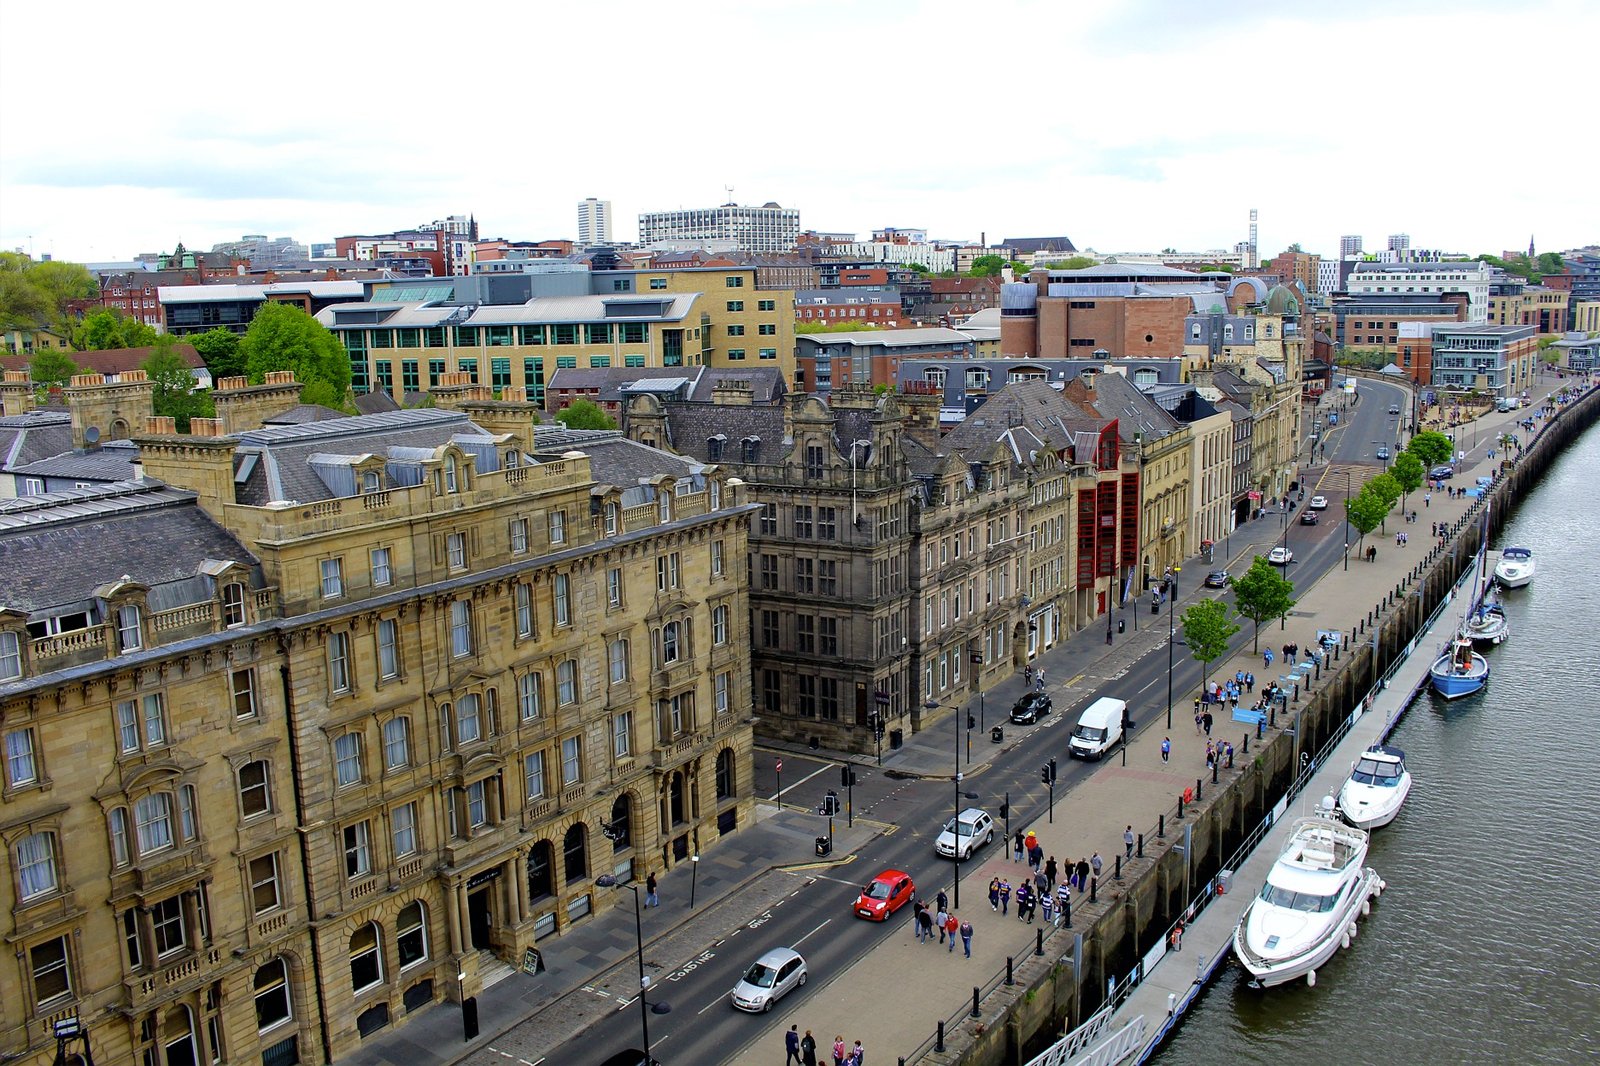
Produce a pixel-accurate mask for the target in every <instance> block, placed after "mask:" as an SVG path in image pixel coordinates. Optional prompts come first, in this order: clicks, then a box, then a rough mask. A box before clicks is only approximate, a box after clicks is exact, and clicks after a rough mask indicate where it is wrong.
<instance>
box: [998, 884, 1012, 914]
mask: <svg viewBox="0 0 1600 1066" xmlns="http://www.w3.org/2000/svg"><path fill="white" fill-rule="evenodd" d="M1010 905H1011V882H1010V881H1007V880H1006V879H1005V878H1001V879H1000V917H1002V918H1004V917H1005V916H1006V908H1007V907H1009V906H1010Z"/></svg>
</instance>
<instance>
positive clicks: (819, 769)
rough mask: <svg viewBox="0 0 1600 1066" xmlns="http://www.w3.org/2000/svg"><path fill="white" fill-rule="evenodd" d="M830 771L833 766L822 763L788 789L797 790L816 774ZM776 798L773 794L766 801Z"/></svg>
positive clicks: (775, 794)
mask: <svg viewBox="0 0 1600 1066" xmlns="http://www.w3.org/2000/svg"><path fill="white" fill-rule="evenodd" d="M831 769H833V764H832V763H824V764H823V765H822V766H819V767H817V769H816V770H814V771H813V772H811V773H809V774H807V775H806V776H804V777H802V778H801V779H800V780H798V781H796V782H795V783H794V784H792V785H790V786H789V787H790V788H799V787H800V786H801V785H803V784H805V783H806V782H807V781H810V780H811V779H812V778H813V777H816V776H817V774H825V773H827V772H828V771H829V770H831ZM777 798H778V794H777V793H776V792H774V793H773V794H772V795H770V796H768V797H767V799H769V800H776V799H777Z"/></svg>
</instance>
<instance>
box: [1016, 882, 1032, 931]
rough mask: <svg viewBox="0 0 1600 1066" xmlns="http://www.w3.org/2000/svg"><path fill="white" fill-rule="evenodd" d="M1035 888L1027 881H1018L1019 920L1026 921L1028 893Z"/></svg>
mask: <svg viewBox="0 0 1600 1066" xmlns="http://www.w3.org/2000/svg"><path fill="white" fill-rule="evenodd" d="M1032 891H1033V890H1032V889H1031V888H1029V887H1028V882H1027V881H1018V882H1017V921H1019V922H1021V921H1025V920H1026V919H1027V917H1028V893H1029V892H1032Z"/></svg>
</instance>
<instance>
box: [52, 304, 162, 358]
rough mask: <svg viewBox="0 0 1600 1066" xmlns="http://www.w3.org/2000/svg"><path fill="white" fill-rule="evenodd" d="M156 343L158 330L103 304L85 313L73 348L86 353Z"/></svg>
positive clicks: (76, 330) (76, 333)
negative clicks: (95, 309) (98, 308)
mask: <svg viewBox="0 0 1600 1066" xmlns="http://www.w3.org/2000/svg"><path fill="white" fill-rule="evenodd" d="M155 342H156V331H155V330H154V329H152V328H151V327H150V326H147V325H145V324H144V323H143V322H140V321H139V320H138V319H136V318H130V317H129V316H127V315H125V314H123V313H122V312H121V311H119V310H117V309H116V308H114V307H102V308H101V309H100V310H98V311H94V312H92V313H90V314H88V315H85V316H84V319H83V321H82V322H80V323H79V324H78V327H77V329H75V330H73V333H72V344H73V347H75V348H77V349H78V350H79V351H84V352H103V351H109V350H110V349H112V348H145V347H148V346H150V345H152V344H154V343H155Z"/></svg>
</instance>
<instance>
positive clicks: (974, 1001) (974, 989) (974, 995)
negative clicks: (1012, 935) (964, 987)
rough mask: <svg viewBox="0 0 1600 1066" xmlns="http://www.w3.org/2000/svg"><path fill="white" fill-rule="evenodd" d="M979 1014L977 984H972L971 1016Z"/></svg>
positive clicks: (980, 1013) (978, 1015)
mask: <svg viewBox="0 0 1600 1066" xmlns="http://www.w3.org/2000/svg"><path fill="white" fill-rule="evenodd" d="M1043 931H1044V930H1042V929H1041V930H1040V932H1043ZM981 1015H982V1012H981V1011H979V1010H978V986H977V985H973V986H972V1016H973V1017H974V1018H977V1017H980V1016H981Z"/></svg>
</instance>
